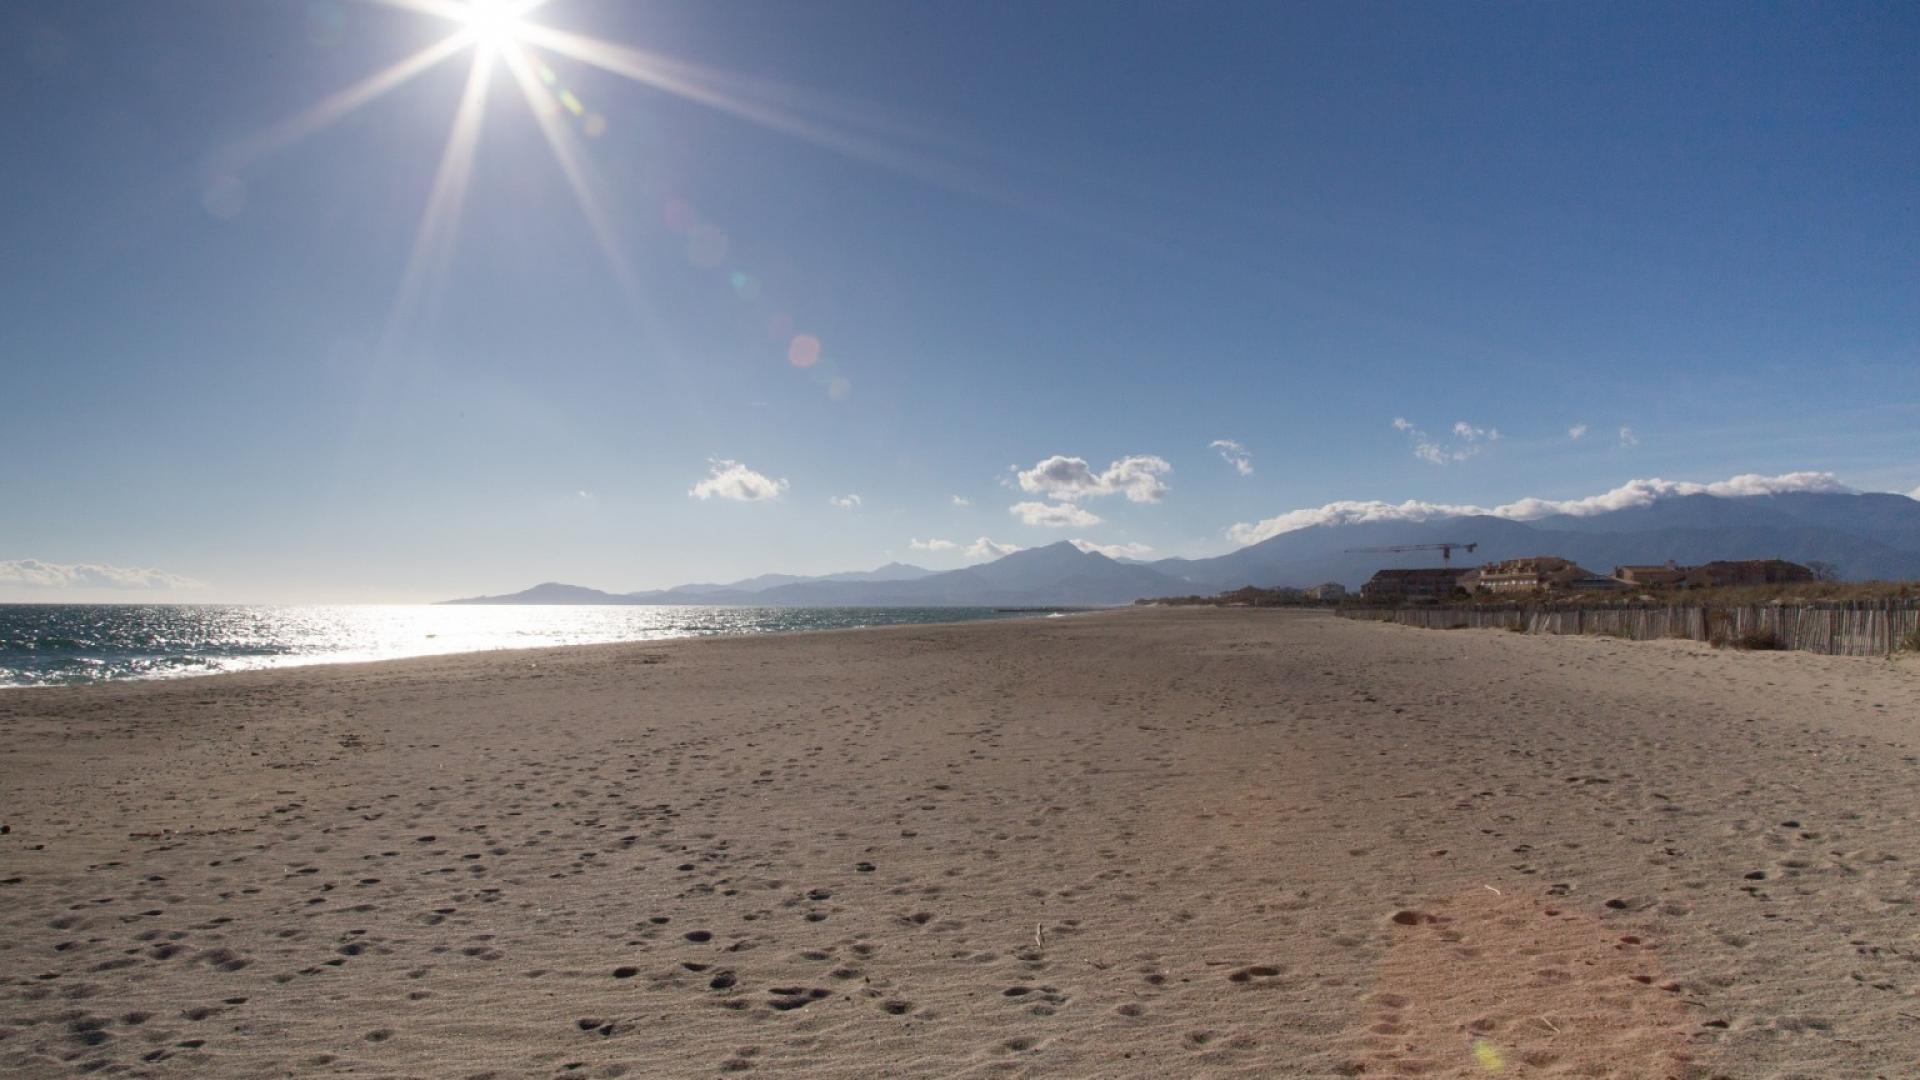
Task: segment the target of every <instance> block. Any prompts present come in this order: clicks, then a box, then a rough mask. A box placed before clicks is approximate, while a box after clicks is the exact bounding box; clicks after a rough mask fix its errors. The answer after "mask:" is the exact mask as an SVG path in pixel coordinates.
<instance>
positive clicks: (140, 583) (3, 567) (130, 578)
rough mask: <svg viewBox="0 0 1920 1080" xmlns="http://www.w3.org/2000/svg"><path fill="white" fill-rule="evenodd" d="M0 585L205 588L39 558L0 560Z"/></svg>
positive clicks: (175, 577)
mask: <svg viewBox="0 0 1920 1080" xmlns="http://www.w3.org/2000/svg"><path fill="white" fill-rule="evenodd" d="M0 585H25V586H28V587H30V588H35V589H204V588H206V582H204V581H196V580H194V579H193V578H190V577H183V576H181V575H179V574H170V573H168V572H167V571H165V570H153V569H148V568H144V567H131V566H106V565H104V564H101V563H50V562H41V561H40V560H39V559H6V560H0Z"/></svg>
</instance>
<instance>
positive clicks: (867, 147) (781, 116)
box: [519, 23, 1010, 200]
mask: <svg viewBox="0 0 1920 1080" xmlns="http://www.w3.org/2000/svg"><path fill="white" fill-rule="evenodd" d="M519 37H520V40H522V41H524V42H526V43H527V44H529V45H537V46H540V47H542V48H546V49H551V50H552V51H554V52H556V53H559V54H561V55H562V56H568V57H571V58H573V59H575V60H579V61H581V62H582V63H586V64H591V65H593V66H594V67H598V68H602V69H604V70H607V71H611V72H613V73H614V74H616V75H622V76H625V77H627V78H629V79H632V80H634V81H636V82H641V83H645V84H646V85H648V86H652V87H655V88H657V89H660V90H664V91H666V92H668V93H670V94H673V95H675V96H677V97H681V98H685V99H686V100H688V101H693V102H697V103H699V104H701V105H705V106H707V107H708V108H711V109H717V110H719V111H721V112H724V113H728V114H730V115H732V116H737V117H740V118H741V119H744V120H749V121H751V122H753V123H756V124H759V125H761V126H762V127H766V128H769V129H771V130H773V131H778V132H781V133H782V134H785V135H791V136H793V137H795V138H798V139H803V140H805V141H807V142H810V143H813V144H814V145H816V146H821V147H824V148H826V149H829V150H833V151H836V152H838V153H841V154H844V155H846V156H848V157H851V158H854V159H856V160H859V161H864V162H867V163H868V164H872V165H879V166H881V167H883V168H886V169H890V170H892V171H894V172H898V173H901V174H903V175H906V176H912V177H915V178H918V179H921V180H925V181H927V182H929V183H933V184H937V185H939V186H941V187H944V188H948V189H950V190H954V191H960V192H964V193H968V194H973V195H979V196H985V197H989V198H994V199H999V200H1006V199H1008V198H1009V197H1010V196H1009V193H1008V192H1006V191H1004V190H1002V189H1001V186H1000V185H998V184H994V183H991V182H988V181H987V180H985V179H984V178H982V177H979V176H975V175H971V174H969V173H968V172H967V171H965V170H963V169H959V168H956V167H954V166H953V165H952V163H950V162H946V161H941V160H938V159H935V158H931V157H928V156H926V155H923V154H916V153H913V152H911V151H903V150H900V149H897V148H895V147H892V146H888V145H886V144H884V143H881V142H879V141H876V140H874V139H869V138H865V137H863V136H860V135H857V134H853V133H850V132H846V131H840V130H836V129H834V128H832V127H829V126H827V125H824V124H820V123H817V122H815V121H811V120H808V119H806V118H804V117H801V116H796V115H794V114H792V113H790V112H786V111H783V110H781V109H779V108H776V107H774V106H771V105H765V104H761V103H758V102H754V101H749V100H746V99H745V98H743V97H741V96H739V95H737V94H732V93H728V92H727V91H726V90H725V89H723V88H721V87H720V86H717V85H715V83H716V82H717V81H718V80H717V79H715V78H714V77H713V75H712V73H710V72H707V71H705V70H704V69H702V68H700V67H698V66H697V65H692V64H687V63H684V62H681V61H675V60H670V59H668V58H666V57H662V56H659V55H657V54H654V53H650V52H647V51H645V50H643V49H635V48H632V47H630V46H625V45H615V44H613V43H611V42H606V41H601V40H599V39H597V38H591V37H587V36H585V35H582V34H575V33H570V32H568V31H565V30H557V29H554V28H553V27H549V26H541V25H538V24H535V23H524V24H522V25H521V26H520V30H519Z"/></svg>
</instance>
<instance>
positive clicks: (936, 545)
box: [907, 538, 960, 551]
mask: <svg viewBox="0 0 1920 1080" xmlns="http://www.w3.org/2000/svg"><path fill="white" fill-rule="evenodd" d="M907 546H908V547H910V548H912V549H913V550H915V551H952V550H953V549H954V548H957V547H959V546H960V545H959V544H956V543H954V542H953V541H951V540H921V539H918V538H915V539H911V540H908V541H907Z"/></svg>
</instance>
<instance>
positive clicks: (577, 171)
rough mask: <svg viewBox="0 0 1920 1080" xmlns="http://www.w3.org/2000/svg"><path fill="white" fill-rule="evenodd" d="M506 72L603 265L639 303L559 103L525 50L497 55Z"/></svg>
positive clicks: (637, 288)
mask: <svg viewBox="0 0 1920 1080" xmlns="http://www.w3.org/2000/svg"><path fill="white" fill-rule="evenodd" d="M501 57H502V59H503V60H505V61H506V65H507V70H508V71H509V72H511V73H512V75H513V78H514V81H515V82H517V83H519V84H520V92H521V93H522V94H523V95H525V97H526V99H527V106H528V107H529V108H531V109H532V110H533V116H534V119H535V121H536V122H538V124H539V125H540V133H541V134H542V135H544V136H545V137H546V140H547V145H548V147H550V148H551V149H552V150H553V156H554V160H555V161H557V162H559V165H560V171H561V172H562V173H564V174H565V175H566V178H567V186H568V187H570V188H572V189H573V197H574V200H575V201H576V202H578V203H579V204H580V212H581V213H582V214H585V215H586V218H587V225H588V226H589V227H590V228H591V229H592V230H593V238H594V240H595V241H596V242H597V243H598V244H599V245H600V250H601V252H602V253H603V254H604V255H605V256H606V258H607V263H608V264H609V265H610V266H611V267H612V269H613V273H614V276H615V277H616V278H618V279H619V282H620V286H621V288H623V289H625V290H626V291H627V293H628V295H629V296H630V297H632V298H634V299H636V300H638V299H642V298H643V297H644V293H642V291H641V289H640V281H639V277H638V275H636V274H635V273H634V271H633V267H632V265H631V264H629V263H628V261H627V257H626V256H625V255H624V254H623V253H622V252H621V250H620V248H619V246H618V245H617V244H616V243H615V242H614V229H613V223H612V220H611V218H610V217H609V216H608V214H607V212H606V208H605V207H604V206H602V205H601V202H600V200H599V198H598V197H597V196H596V195H595V194H594V191H593V185H592V182H591V178H590V177H589V176H588V174H587V170H586V166H585V165H584V163H582V162H581V160H580V155H579V152H578V149H577V147H575V145H574V143H573V137H572V134H573V133H572V132H571V131H569V130H568V129H567V127H566V125H564V124H563V123H561V122H560V119H559V116H558V111H559V109H560V108H561V105H560V102H559V101H558V100H557V99H555V98H554V97H553V95H552V93H551V92H550V91H549V90H548V89H547V88H546V87H545V86H543V85H542V84H541V82H540V79H539V77H538V76H537V75H535V74H534V71H533V65H532V64H531V63H530V62H529V61H528V59H527V55H526V50H525V49H524V48H522V47H520V46H519V45H517V44H516V45H509V46H508V47H507V48H506V49H503V50H502V51H501Z"/></svg>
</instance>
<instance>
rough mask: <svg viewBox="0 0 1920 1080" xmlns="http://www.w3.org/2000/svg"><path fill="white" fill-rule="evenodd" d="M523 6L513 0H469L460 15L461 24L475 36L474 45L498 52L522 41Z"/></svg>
mask: <svg viewBox="0 0 1920 1080" xmlns="http://www.w3.org/2000/svg"><path fill="white" fill-rule="evenodd" d="M524 6H525V5H523V4H516V3H513V2H512V0H468V2H467V5H466V8H465V9H464V10H463V11H462V12H461V13H460V22H461V23H462V24H464V25H465V26H466V28H467V33H469V34H471V35H473V41H474V44H476V45H478V46H480V47H481V48H483V49H494V50H498V49H501V48H504V47H506V46H508V45H511V44H513V43H514V42H515V41H518V40H519V39H520V31H521V29H522V27H521V25H520V15H521V9H523V8H524Z"/></svg>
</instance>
